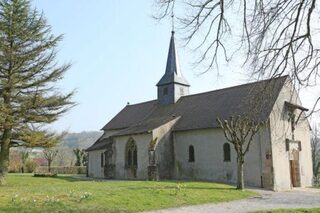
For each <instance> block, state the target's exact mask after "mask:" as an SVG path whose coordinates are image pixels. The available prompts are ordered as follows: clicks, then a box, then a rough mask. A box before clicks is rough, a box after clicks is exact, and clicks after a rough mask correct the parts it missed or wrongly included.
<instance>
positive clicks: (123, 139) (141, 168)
mask: <svg viewBox="0 0 320 213" xmlns="http://www.w3.org/2000/svg"><path fill="white" fill-rule="evenodd" d="M130 138H132V139H133V140H134V141H135V142H136V145H137V148H138V153H137V157H138V168H137V179H147V177H148V163H149V160H148V159H149V156H148V146H149V143H150V141H151V139H152V134H147V133H146V134H139V135H131V136H119V137H115V138H114V142H115V155H116V156H115V162H116V169H115V170H116V177H115V178H117V179H130V178H131V177H130V175H129V174H128V171H127V170H126V168H125V150H126V144H127V142H128V140H129V139H130Z"/></svg>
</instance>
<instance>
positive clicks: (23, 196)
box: [0, 174, 255, 212]
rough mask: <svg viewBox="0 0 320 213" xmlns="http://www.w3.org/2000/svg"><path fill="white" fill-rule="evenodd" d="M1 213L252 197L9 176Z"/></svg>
mask: <svg viewBox="0 0 320 213" xmlns="http://www.w3.org/2000/svg"><path fill="white" fill-rule="evenodd" d="M7 182H8V184H7V185H6V186H2V187H0V212H139V211H145V210H154V209H161V208H169V207H178V206H183V205H194V204H202V203H218V202H224V201H230V200H236V199H242V198H247V197H250V196H254V195H255V194H254V193H253V192H250V191H244V192H241V191H238V190H235V188H234V187H233V186H229V185H224V184H216V183H208V182H179V183H178V182H174V181H163V182H151V181H84V180H78V179H75V178H72V177H70V176H59V177H56V178H39V177H32V175H31V174H28V175H27V174H26V175H9V176H8V177H7Z"/></svg>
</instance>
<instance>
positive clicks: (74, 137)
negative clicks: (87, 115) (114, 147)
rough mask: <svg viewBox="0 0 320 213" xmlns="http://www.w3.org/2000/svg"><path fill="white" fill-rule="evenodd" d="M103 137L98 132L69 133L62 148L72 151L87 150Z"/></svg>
mask: <svg viewBox="0 0 320 213" xmlns="http://www.w3.org/2000/svg"><path fill="white" fill-rule="evenodd" d="M101 135H102V132H98V131H90V132H85V131H84V132H80V133H68V134H67V135H66V136H65V137H64V139H63V141H62V144H61V146H63V147H66V148H71V149H75V148H81V149H86V148H88V147H89V146H91V145H92V144H93V143H94V142H95V141H96V140H97V139H98V138H99V137H100V136H101Z"/></svg>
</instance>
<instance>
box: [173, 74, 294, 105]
mask: <svg viewBox="0 0 320 213" xmlns="http://www.w3.org/2000/svg"><path fill="white" fill-rule="evenodd" d="M288 76H289V75H284V76H281V77H277V78H269V79H265V80H260V81H254V82H249V83H245V84H239V85H235V86H230V87H225V88H221V89H216V90H211V91H207V92H201V93H197V94H191V95H185V96H182V97H181V98H180V99H183V98H188V97H191V96H197V95H204V94H208V93H212V92H218V91H221V90H228V89H234V88H236V87H241V86H248V85H251V84H258V83H262V82H266V81H271V80H278V79H281V78H287V77H288ZM180 99H179V100H180Z"/></svg>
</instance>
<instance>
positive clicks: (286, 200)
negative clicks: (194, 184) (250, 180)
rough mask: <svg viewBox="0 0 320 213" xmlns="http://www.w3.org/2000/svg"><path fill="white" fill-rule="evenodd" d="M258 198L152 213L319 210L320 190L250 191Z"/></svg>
mask: <svg viewBox="0 0 320 213" xmlns="http://www.w3.org/2000/svg"><path fill="white" fill-rule="evenodd" d="M252 190H253V191H256V192H258V193H259V194H260V196H257V197H254V198H249V199H244V200H238V201H232V202H226V203H219V204H204V205H197V206H186V207H181V208H172V209H164V210H159V211H154V212H153V213H180V212H181V213H185V212H190V213H200V212H201V213H206V212H208V213H213V212H223V213H229V212H239V213H240V212H250V211H258V210H270V209H294V208H315V207H318V208H320V189H312V188H305V189H303V188H301V189H294V190H292V191H287V192H272V191H265V190H260V189H252Z"/></svg>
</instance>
